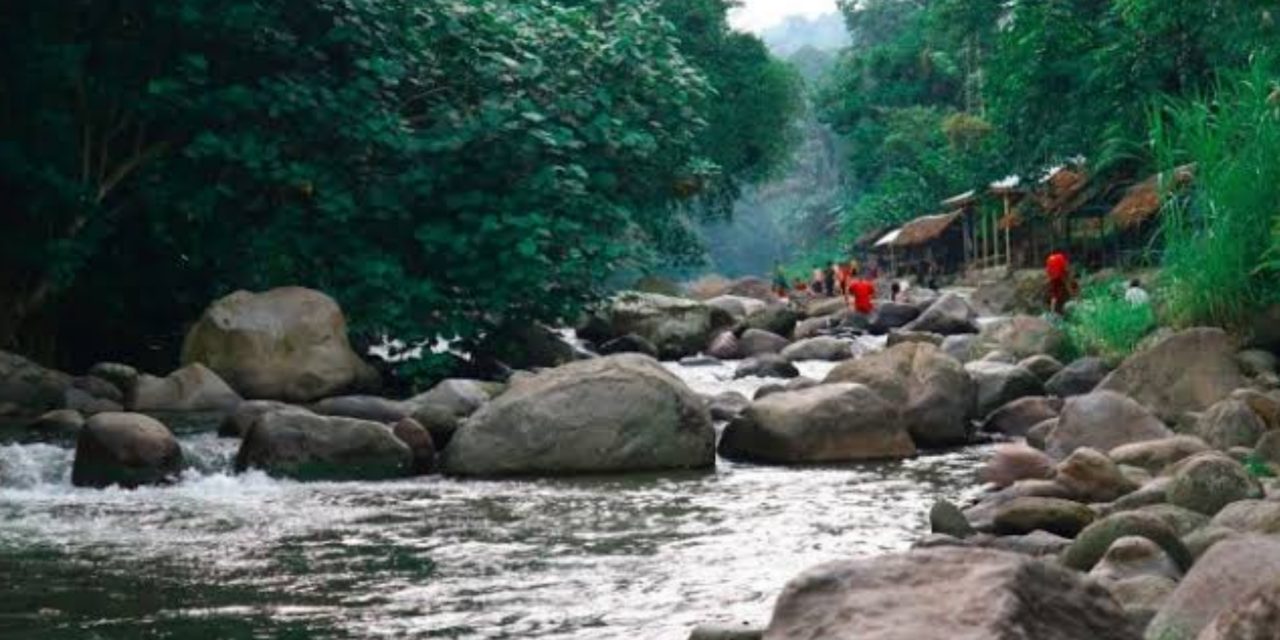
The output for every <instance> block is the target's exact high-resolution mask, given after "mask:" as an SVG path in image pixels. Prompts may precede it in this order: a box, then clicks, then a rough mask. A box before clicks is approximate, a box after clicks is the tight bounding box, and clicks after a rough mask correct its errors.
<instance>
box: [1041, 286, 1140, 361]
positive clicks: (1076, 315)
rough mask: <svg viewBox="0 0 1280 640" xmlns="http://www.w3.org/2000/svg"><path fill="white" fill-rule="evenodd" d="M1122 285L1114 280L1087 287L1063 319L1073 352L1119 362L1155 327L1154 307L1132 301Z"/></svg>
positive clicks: (1077, 354)
mask: <svg viewBox="0 0 1280 640" xmlns="http://www.w3.org/2000/svg"><path fill="white" fill-rule="evenodd" d="M1122 287H1123V282H1122V281H1120V280H1111V281H1107V282H1101V283H1097V284H1093V285H1090V286H1088V287H1086V288H1085V289H1084V291H1083V292H1082V293H1081V296H1080V298H1079V300H1077V301H1076V303H1075V304H1074V305H1073V306H1072V309H1071V311H1070V314H1069V316H1068V318H1067V319H1066V320H1065V321H1064V326H1063V329H1064V330H1065V331H1066V334H1067V340H1068V351H1070V352H1071V354H1070V355H1073V356H1084V355H1088V356H1097V357H1100V358H1103V359H1105V360H1107V361H1109V362H1112V363H1118V362H1120V361H1121V360H1123V359H1124V358H1126V357H1127V356H1129V354H1131V353H1133V351H1134V350H1135V349H1136V348H1137V347H1138V344H1139V343H1140V342H1142V339H1143V338H1145V337H1146V336H1147V335H1148V334H1150V333H1151V332H1152V331H1153V330H1154V329H1155V328H1156V314H1155V310H1154V309H1153V308H1152V306H1151V305H1149V304H1142V305H1134V304H1130V303H1129V302H1127V301H1126V300H1125V299H1124V296H1123V294H1122V291H1123V289H1122Z"/></svg>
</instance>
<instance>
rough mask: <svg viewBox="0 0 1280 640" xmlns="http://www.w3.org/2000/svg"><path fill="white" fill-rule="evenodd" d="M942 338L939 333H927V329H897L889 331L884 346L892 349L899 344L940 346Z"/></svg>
mask: <svg viewBox="0 0 1280 640" xmlns="http://www.w3.org/2000/svg"><path fill="white" fill-rule="evenodd" d="M943 340H944V338H943V337H942V335H941V334H937V333H929V332H927V331H907V330H905V329H897V330H895V331H890V332H889V338H888V339H887V340H885V344H884V346H885V347H886V348H889V349H892V348H894V347H896V346H898V345H900V344H917V343H918V344H929V345H933V346H935V347H940V346H941V345H942V341H943Z"/></svg>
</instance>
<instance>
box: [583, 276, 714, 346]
mask: <svg viewBox="0 0 1280 640" xmlns="http://www.w3.org/2000/svg"><path fill="white" fill-rule="evenodd" d="M598 314H599V318H598V320H599V322H598V323H594V324H593V326H596V325H598V328H597V330H593V331H588V332H586V333H584V334H583V337H584V338H587V339H588V340H593V341H595V342H597V343H601V344H602V343H604V342H607V341H609V340H611V339H613V338H618V337H621V336H625V335H628V334H632V335H636V336H639V337H641V338H644V339H645V340H647V341H648V342H649V343H650V344H652V345H653V346H654V347H656V348H657V349H658V354H659V355H660V356H661V357H662V358H663V359H667V360H679V359H680V358H683V357H684V356H688V355H694V354H696V353H698V352H699V351H700V350H701V349H702V348H703V347H705V346H706V345H707V344H708V342H709V341H710V339H711V337H712V336H714V335H715V334H716V333H717V331H719V330H720V329H723V328H725V327H727V326H728V325H730V324H732V322H733V318H732V316H730V315H729V314H727V313H725V312H724V311H721V310H719V309H717V308H715V307H711V306H708V305H706V304H704V303H701V302H696V301H694V300H686V299H684V298H673V297H670V296H663V295H658V294H653V293H638V292H634V291H627V292H623V293H620V294H618V295H617V296H615V297H614V298H613V299H612V300H610V301H609V303H608V304H606V305H605V306H604V308H603V309H601V310H600V311H599V312H598ZM579 333H583V332H582V331H581V330H580V331H579ZM717 357H719V356H717Z"/></svg>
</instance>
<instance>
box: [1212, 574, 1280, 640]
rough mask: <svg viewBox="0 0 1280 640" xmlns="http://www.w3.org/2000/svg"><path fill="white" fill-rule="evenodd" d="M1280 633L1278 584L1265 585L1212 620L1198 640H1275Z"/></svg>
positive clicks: (1279, 594)
mask: <svg viewBox="0 0 1280 640" xmlns="http://www.w3.org/2000/svg"><path fill="white" fill-rule="evenodd" d="M1277 629H1280V582H1275V583H1272V584H1269V585H1264V586H1262V587H1259V588H1258V589H1256V590H1254V591H1253V592H1252V593H1250V594H1249V595H1247V596H1245V597H1243V598H1241V601H1240V602H1239V603H1237V604H1235V605H1233V606H1231V607H1230V608H1228V609H1226V610H1225V611H1223V612H1222V613H1220V614H1218V617H1216V618H1214V619H1213V622H1211V623H1209V626H1208V627H1206V628H1205V630H1204V631H1202V632H1200V637H1199V638H1198V640H1275V638H1276V630H1277Z"/></svg>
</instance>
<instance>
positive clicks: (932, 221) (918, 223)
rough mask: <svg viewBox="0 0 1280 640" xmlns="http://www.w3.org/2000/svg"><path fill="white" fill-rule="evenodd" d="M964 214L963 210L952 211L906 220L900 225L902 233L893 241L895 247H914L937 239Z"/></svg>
mask: <svg viewBox="0 0 1280 640" xmlns="http://www.w3.org/2000/svg"><path fill="white" fill-rule="evenodd" d="M962 215H964V212H963V211H953V212H951V213H944V214H940V215H936V216H924V217H922V218H916V219H915V220H912V221H911V222H908V223H907V224H906V225H904V226H903V227H902V233H901V234H899V235H898V238H897V240H895V241H894V243H893V245H894V246H895V247H916V246H920V245H922V244H928V243H930V242H933V241H934V240H937V239H938V238H939V237H941V236H942V234H943V233H945V232H946V230H947V229H949V228H951V225H952V224H953V223H954V222H955V221H956V220H959V219H960V216H962Z"/></svg>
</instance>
